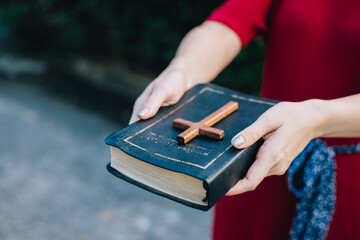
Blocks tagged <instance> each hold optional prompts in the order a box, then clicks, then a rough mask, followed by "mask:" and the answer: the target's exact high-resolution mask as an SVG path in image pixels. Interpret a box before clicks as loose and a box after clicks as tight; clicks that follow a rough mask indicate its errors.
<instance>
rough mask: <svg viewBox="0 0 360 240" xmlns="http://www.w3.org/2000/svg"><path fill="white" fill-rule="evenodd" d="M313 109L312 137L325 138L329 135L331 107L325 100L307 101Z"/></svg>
mask: <svg viewBox="0 0 360 240" xmlns="http://www.w3.org/2000/svg"><path fill="white" fill-rule="evenodd" d="M307 102H308V103H309V104H311V107H312V108H313V113H314V115H313V116H312V121H313V122H314V137H315V138H318V137H326V136H328V135H329V134H330V133H331V131H332V130H331V126H332V124H331V121H332V118H333V109H332V105H331V103H330V102H329V101H327V100H321V99H311V100H308V101H307Z"/></svg>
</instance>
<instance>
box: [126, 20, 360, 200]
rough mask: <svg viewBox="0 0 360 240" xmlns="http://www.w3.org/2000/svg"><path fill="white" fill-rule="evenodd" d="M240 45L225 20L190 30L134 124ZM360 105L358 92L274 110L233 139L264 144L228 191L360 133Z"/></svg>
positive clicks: (215, 70)
mask: <svg viewBox="0 0 360 240" xmlns="http://www.w3.org/2000/svg"><path fill="white" fill-rule="evenodd" d="M240 49H241V40H240V39H239V38H238V36H237V35H236V34H235V33H234V32H233V31H232V30H231V29H230V28H228V27H226V26H225V25H222V24H221V23H217V22H205V23H204V24H202V25H201V26H199V27H196V28H194V29H193V30H191V31H190V32H189V33H188V34H187V35H186V36H185V38H184V39H183V41H182V42H181V44H180V46H179V49H178V51H177V53H176V56H175V57H174V59H173V60H172V61H171V63H170V64H169V66H168V67H167V68H166V69H165V70H164V71H163V72H162V73H161V74H160V75H159V76H158V77H157V78H156V79H155V80H154V81H153V82H152V83H150V84H149V85H148V87H147V88H146V89H145V90H144V92H143V93H142V94H141V95H140V96H139V97H138V99H137V100H136V102H135V104H134V109H133V114H132V117H131V119H130V123H132V122H134V121H137V120H139V119H148V118H151V117H153V116H154V115H155V114H156V112H157V111H158V109H159V108H160V107H161V106H168V105H172V104H175V103H176V102H177V101H179V99H180V98H181V97H182V96H183V94H184V93H185V92H186V91H187V90H188V89H190V88H191V87H193V86H194V85H196V84H198V83H206V82H210V81H211V80H212V79H214V78H215V77H216V76H217V75H218V74H219V73H220V71H221V70H222V69H224V68H225V67H226V66H227V65H228V64H229V63H230V62H231V60H232V59H233V58H234V57H235V56H236V55H237V54H238V53H239V52H240ZM359 106H360V94H355V95H352V96H348V97H344V98H339V99H334V100H327V101H325V100H318V99H311V100H307V101H303V102H296V103H295V102H282V103H279V104H277V105H275V106H274V107H272V108H270V109H269V110H268V111H266V112H265V113H264V114H263V115H261V116H260V117H259V118H258V120H257V121H256V122H254V123H253V124H252V125H250V126H249V127H248V128H246V129H244V130H243V131H241V132H240V133H238V134H236V135H235V136H234V138H233V141H232V143H233V146H234V147H236V148H238V149H242V148H246V147H248V146H250V145H252V144H253V143H254V142H255V141H256V140H258V139H259V138H261V137H264V139H265V142H264V144H263V146H262V147H261V148H260V149H259V152H258V154H257V156H256V160H255V162H254V163H253V165H252V166H251V167H250V169H249V170H248V172H247V175H246V176H245V178H244V179H242V180H240V181H238V182H237V183H236V184H235V186H234V187H233V188H231V189H230V190H229V192H228V193H227V194H226V195H228V196H231V195H237V194H241V193H244V192H247V191H252V190H254V189H255V188H256V187H257V186H258V185H259V184H260V182H261V181H262V180H263V179H264V178H265V177H267V176H271V175H282V174H284V173H285V172H286V170H287V169H288V168H289V166H290V164H291V162H292V161H293V160H294V158H295V157H296V156H297V155H298V154H299V153H300V152H301V151H302V150H303V149H304V148H305V146H306V145H307V144H308V143H309V141H310V140H311V139H313V138H317V137H360V110H359ZM239 137H240V138H239ZM239 140H240V141H239ZM239 143H240V144H239Z"/></svg>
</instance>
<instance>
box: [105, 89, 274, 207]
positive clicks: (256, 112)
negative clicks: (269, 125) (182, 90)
mask: <svg viewBox="0 0 360 240" xmlns="http://www.w3.org/2000/svg"><path fill="white" fill-rule="evenodd" d="M229 101H236V102H238V104H239V108H238V110H237V111H235V112H233V113H232V114H230V115H229V116H227V117H226V118H224V119H222V120H221V121H219V122H218V123H216V124H215V125H213V127H215V128H219V129H222V130H224V132H225V136H224V138H223V139H221V140H214V139H211V138H207V137H204V136H198V137H196V138H194V139H193V140H191V142H189V143H187V144H186V145H180V144H178V142H177V140H176V137H177V135H178V134H179V133H181V132H182V131H183V130H179V129H175V128H174V127H173V125H172V122H173V120H174V119H176V118H182V119H185V120H189V121H192V122H198V121H201V120H202V119H203V118H205V117H206V116H208V115H210V114H211V113H212V112H214V111H215V110H217V109H218V108H220V107H222V106H223V105H225V104H226V103H227V102H229ZM274 104H276V102H275V101H271V100H267V99H262V98H258V97H253V96H249V95H245V94H241V93H237V92H234V91H232V90H228V89H225V88H222V87H219V86H216V85H213V84H199V85H197V86H195V87H193V88H192V89H190V90H189V91H188V92H187V93H186V94H185V95H184V96H183V98H182V99H181V100H180V101H179V102H178V103H177V104H175V105H173V106H169V107H163V108H161V109H160V110H159V112H158V113H157V115H156V116H155V117H153V118H151V119H148V120H145V121H138V122H135V123H133V124H131V125H129V126H127V127H125V128H124V129H122V130H119V131H117V132H115V133H113V134H111V135H110V136H108V137H107V138H106V139H105V142H106V144H108V145H111V146H114V147H117V148H119V149H121V150H122V151H124V152H125V153H127V154H129V155H131V156H133V157H135V158H138V159H140V160H143V161H146V162H147V163H150V164H153V165H156V166H158V167H162V168H165V169H168V170H171V171H176V172H181V173H184V174H187V175H190V176H193V177H195V178H198V179H200V180H202V181H204V188H205V189H206V190H207V201H208V206H206V207H204V206H202V205H196V204H193V203H189V202H186V201H183V200H181V199H177V198H174V197H172V196H169V195H167V194H166V193H162V192H159V191H157V190H156V189H152V188H149V187H147V186H144V185H143V184H141V183H136V182H135V181H133V180H131V179H128V178H127V177H126V176H124V175H122V174H121V173H119V172H117V171H116V170H115V169H113V168H111V167H110V166H108V170H109V171H110V172H111V173H112V174H114V175H115V176H117V177H119V178H122V179H124V180H126V181H128V182H130V183H132V184H135V185H137V186H139V187H142V188H144V189H146V190H148V191H151V192H154V193H156V194H159V195H162V196H165V197H167V198H170V199H172V200H175V201H177V202H180V203H182V204H185V205H187V206H190V207H194V208H198V209H201V210H208V209H210V208H211V207H212V206H213V205H214V204H215V203H216V202H217V201H218V200H220V198H221V197H222V196H223V195H224V194H225V193H226V192H227V191H228V190H229V189H230V188H231V187H232V186H233V185H234V184H235V183H236V182H237V181H238V180H239V179H241V178H243V177H244V176H245V174H246V172H247V170H248V168H249V167H250V166H251V164H252V162H253V161H254V160H255V156H256V153H257V150H258V149H259V147H260V145H261V144H262V140H259V141H258V142H257V143H255V144H253V145H252V146H250V147H248V148H246V149H244V150H237V149H235V148H234V147H232V146H231V139H232V138H233V136H234V135H235V134H237V133H238V132H240V131H241V130H243V129H244V128H246V127H247V126H249V125H250V124H251V123H253V122H254V121H255V120H256V119H257V118H258V117H259V116H260V115H261V114H262V113H263V112H265V111H266V110H267V109H269V108H270V107H272V106H273V105H274Z"/></svg>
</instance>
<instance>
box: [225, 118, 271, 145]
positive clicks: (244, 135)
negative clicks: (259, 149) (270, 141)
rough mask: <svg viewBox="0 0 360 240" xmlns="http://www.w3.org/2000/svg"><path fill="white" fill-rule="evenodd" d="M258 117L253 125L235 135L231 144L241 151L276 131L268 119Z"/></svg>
mask: <svg viewBox="0 0 360 240" xmlns="http://www.w3.org/2000/svg"><path fill="white" fill-rule="evenodd" d="M265 118H266V117H264V116H263V115H262V116H260V117H259V118H258V119H257V120H256V121H255V122H254V123H253V124H251V125H250V126H249V127H247V128H245V129H244V130H242V131H241V132H239V133H238V134H236V135H235V136H234V137H233V139H232V140H231V144H232V145H233V146H234V147H235V148H237V149H242V148H246V147H249V146H251V145H252V144H253V143H255V142H256V141H257V140H259V139H260V138H261V137H263V136H264V135H266V134H268V133H270V132H272V131H273V130H275V129H276V125H275V124H274V123H272V122H271V121H270V120H269V118H266V120H265Z"/></svg>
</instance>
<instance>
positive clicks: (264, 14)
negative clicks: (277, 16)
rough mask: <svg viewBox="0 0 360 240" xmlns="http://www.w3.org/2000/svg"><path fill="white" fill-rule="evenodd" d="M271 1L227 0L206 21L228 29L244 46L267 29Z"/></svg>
mask: <svg viewBox="0 0 360 240" xmlns="http://www.w3.org/2000/svg"><path fill="white" fill-rule="evenodd" d="M271 2H272V0H227V1H226V2H225V3H224V4H223V5H221V6H220V7H219V8H218V9H215V10H214V11H213V12H212V13H211V15H210V16H209V18H208V19H207V21H216V22H220V23H223V24H225V25H227V26H228V27H230V28H231V29H232V30H234V31H235V33H236V34H237V35H238V36H239V38H240V40H241V44H242V45H243V46H245V45H246V44H247V43H248V42H249V41H251V40H253V39H254V38H255V37H257V36H258V35H259V34H261V33H263V32H265V31H266V29H267V23H266V22H267V18H268V14H269V11H270V7H271Z"/></svg>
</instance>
